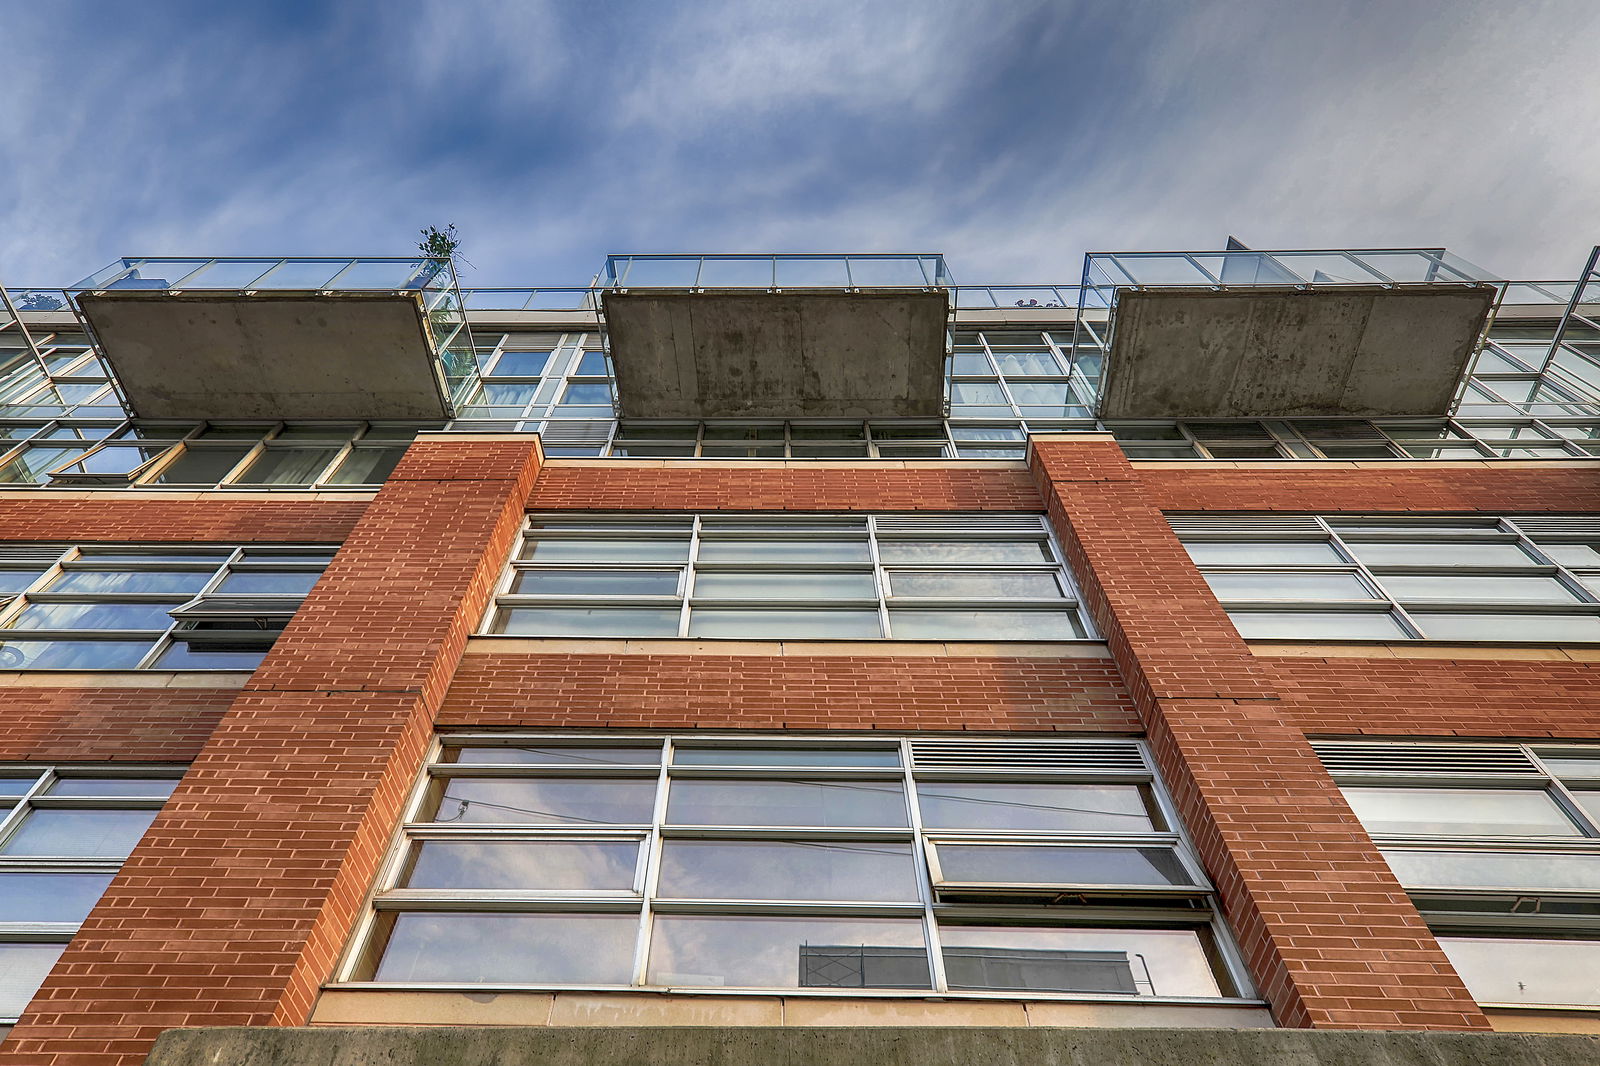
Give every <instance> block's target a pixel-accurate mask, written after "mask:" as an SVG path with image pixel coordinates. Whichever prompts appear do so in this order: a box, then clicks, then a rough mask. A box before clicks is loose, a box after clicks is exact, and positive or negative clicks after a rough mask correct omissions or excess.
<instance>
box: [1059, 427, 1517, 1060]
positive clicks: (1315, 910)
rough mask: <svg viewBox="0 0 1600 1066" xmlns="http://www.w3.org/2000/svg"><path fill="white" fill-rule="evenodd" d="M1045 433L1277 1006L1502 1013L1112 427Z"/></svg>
mask: <svg viewBox="0 0 1600 1066" xmlns="http://www.w3.org/2000/svg"><path fill="white" fill-rule="evenodd" d="M1033 444H1034V447H1033V450H1032V465H1033V470H1034V473H1035V476H1036V477H1037V478H1038V481H1039V485H1040V489H1041V491H1042V492H1043V493H1044V494H1045V496H1046V498H1047V500H1048V503H1049V508H1050V516H1051V520H1052V521H1053V522H1054V523H1055V525H1056V531H1057V533H1058V535H1059V536H1060V538H1061V541H1062V546H1063V548H1064V550H1065V551H1066V552H1067V556H1068V558H1069V559H1070V560H1071V562H1072V564H1073V567H1074V570H1075V572H1076V574H1077V576H1078V578H1079V583H1080V586H1081V587H1082V588H1083V590H1084V597H1085V602H1086V604H1087V605H1088V606H1089V608H1090V611H1091V613H1092V614H1093V615H1094V617H1095V621H1096V623H1097V624H1098V625H1099V626H1100V628H1101V631H1102V632H1103V633H1104V634H1105V635H1106V637H1107V641H1108V643H1109V645H1110V647H1111V650H1112V654H1113V655H1114V656H1115V658H1116V660H1117V663H1118V665H1119V667H1120V668H1121V670H1122V672H1123V676H1124V678H1125V679H1126V680H1127V682H1128V685H1129V688H1130V690H1131V691H1132V693H1133V696H1134V704H1135V706H1136V708H1137V709H1138V711H1139V714H1140V717H1141V718H1142V719H1143V721H1144V723H1145V728H1146V731H1147V732H1148V734H1149V737H1150V744H1151V749H1152V751H1153V752H1154V754H1155V756H1156V760H1157V763H1158V764H1159V765H1160V767H1161V771H1162V775H1163V777H1164V779H1165V780H1166V782H1167V784H1168V786H1169V787H1170V788H1171V790H1172V793H1173V798H1174V800H1175V801H1176V802H1177V804H1178V807H1179V810H1180V811H1181V812H1182V814H1183V818H1184V822H1185V824H1186V826H1187V827H1188V829H1189V831H1190V833H1191V834H1192V835H1193V837H1194V840H1195V844H1196V846H1197V848H1198V849H1199V851H1200V854H1201V857H1202V859H1203V860H1204V862H1205V864H1206V869H1207V871H1208V872H1209V873H1210V875H1211V877H1212V879H1213V881H1214V882H1215V883H1216V885H1217V889H1218V894H1219V897H1220V899H1221V902H1222V906H1223V911H1224V913H1225V914H1226V915H1227V917H1228V920H1229V923H1230V925H1231V926H1232V928H1233V930H1234V933H1235V934H1236V935H1237V937H1238V939H1239V942H1240V947H1241V949H1242V950H1243V952H1244V955H1245V958H1246V961H1247V963H1248V965H1249V967H1250V971H1251V973H1252V975H1253V976H1254V978H1255V980H1256V984H1257V986H1258V988H1259V990H1260V992H1261V993H1262V995H1263V996H1264V997H1265V998H1266V999H1267V1001H1268V1003H1269V1004H1270V1005H1271V1006H1272V1010H1273V1014H1274V1016H1275V1017H1276V1018H1277V1020H1278V1022H1279V1024H1282V1025H1290V1026H1315V1027H1321V1028H1385V1029H1407V1028H1441V1029H1484V1028H1487V1027H1488V1022H1487V1020H1486V1019H1485V1018H1484V1016H1483V1014H1482V1012H1481V1011H1479V1010H1478V1008H1477V1006H1476V1005H1475V1004H1474V1003H1473V1001H1472V999H1471V997H1470V996H1469V995H1468V993H1467V991H1466V988H1465V987H1464V986H1463V985H1462V984H1461V981H1460V979H1459V978H1458V977H1457V976H1456V974H1455V972H1454V970H1453V969H1452V968H1451V966H1450V963H1449V960H1448V959H1446V958H1445V956H1444V953H1443V952H1442V951H1441V950H1440V948H1439V946H1438V943H1437V942H1436V941H1435V940H1434V938H1433V936H1432V934H1431V933H1430V932H1429V931H1428V928H1427V926H1426V924H1425V923H1424V922H1423V920H1422V917H1421V915H1419V914H1418V913H1417V911H1416V909H1415V908H1414V907H1413V906H1412V905H1411V903H1410V901H1409V899H1408V898H1407V897H1406V894H1405V892H1404V891H1403V890H1402V889H1401V888H1400V885H1399V883H1398V882H1396V880H1395V879H1394V875H1393V874H1392V873H1391V872H1390V871H1389V868H1388V865H1387V864H1386V863H1385V862H1384V860H1383V857H1382V856H1381V855H1380V854H1379V853H1378V851H1377V849H1376V848H1374V847H1373V845H1372V841H1371V839H1370V838H1369V837H1368V836H1367V835H1366V833H1365V831H1364V830H1363V829H1362V828H1361V824H1360V823H1359V822H1358V821H1357V820H1356V818H1355V815H1354V814H1353V813H1352V812H1351V810H1350V808H1349V806H1348V804H1346V803H1345V802H1344V799H1343V797H1342V796H1341V794H1340V792H1339V789H1338V787H1337V786H1336V785H1335V784H1334V783H1333V780H1332V779H1331V778H1330V777H1329V776H1328V774H1327V772H1326V771H1325V770H1324V769H1323V767H1322V764H1321V763H1320V762H1319V761H1318V759H1317V757H1316V755H1315V753H1313V752H1312V750H1311V747H1310V745H1309V743H1308V742H1307V741H1306V738H1305V736H1304V735H1303V734H1302V733H1301V732H1300V730H1299V728H1298V726H1297V723H1295V722H1293V721H1292V720H1290V718H1289V716H1288V715H1287V714H1286V712H1285V708H1284V706H1283V701H1282V699H1281V698H1280V696H1279V693H1278V691H1277V689H1276V678H1275V677H1274V676H1273V674H1272V672H1271V671H1270V670H1269V669H1266V668H1264V667H1262V666H1261V665H1260V663H1259V662H1258V661H1257V660H1256V659H1255V657H1254V656H1252V655H1251V653H1250V650H1249V648H1248V647H1246V645H1245V644H1244V642H1243V641H1242V640H1240V639H1239V636H1238V634H1237V632H1236V631H1235V630H1234V628H1233V626H1232V624H1231V623H1230V622H1229V621H1228V619H1227V616H1226V614H1224V613H1223V611H1222V608H1221V606H1220V605H1219V604H1218V603H1217V601H1216V598H1215V597H1214V596H1212V594H1211V591H1210V589H1209V587H1208V586H1207V585H1206V583H1205V579H1204V578H1203V577H1201V575H1200V572H1199V570H1197V569H1196V568H1195V566H1194V564H1193V563H1192V562H1190V560H1189V557H1188V554H1187V553H1186V552H1185V551H1184V550H1183V546H1182V545H1181V544H1179V543H1178V540H1177V537H1176V536H1174V535H1173V532H1172V529H1171V527H1170V526H1169V525H1168V524H1167V522H1166V520H1165V518H1164V517H1163V516H1162V514H1161V513H1160V511H1158V510H1157V509H1156V506H1155V505H1154V503H1153V501H1152V499H1151V495H1150V493H1149V492H1148V490H1147V489H1146V487H1145V485H1144V484H1143V483H1142V482H1141V478H1140V473H1142V472H1140V473H1136V472H1135V471H1134V470H1133V469H1132V468H1131V467H1130V466H1129V464H1128V462H1127V460H1126V459H1125V458H1124V457H1123V455H1122V452H1121V450H1120V449H1119V448H1118V447H1117V446H1116V445H1115V444H1114V443H1112V442H1110V441H1094V440H1082V439H1080V440H1071V439H1069V438H1065V437H1056V438H1034V442H1033Z"/></svg>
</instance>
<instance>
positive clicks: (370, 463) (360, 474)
mask: <svg viewBox="0 0 1600 1066" xmlns="http://www.w3.org/2000/svg"><path fill="white" fill-rule="evenodd" d="M369 436H370V434H369ZM405 454H406V450H405V449H404V448H354V449H351V451H350V454H349V455H347V456H345V459H344V462H342V463H340V464H339V469H337V470H335V471H334V472H333V476H332V477H331V478H329V479H328V481H329V482H330V483H331V484H334V485H378V484H382V482H383V481H384V479H386V478H387V477H388V476H389V475H390V474H392V473H394V468H395V467H396V466H397V465H399V463H400V458H401V456H403V455H405Z"/></svg>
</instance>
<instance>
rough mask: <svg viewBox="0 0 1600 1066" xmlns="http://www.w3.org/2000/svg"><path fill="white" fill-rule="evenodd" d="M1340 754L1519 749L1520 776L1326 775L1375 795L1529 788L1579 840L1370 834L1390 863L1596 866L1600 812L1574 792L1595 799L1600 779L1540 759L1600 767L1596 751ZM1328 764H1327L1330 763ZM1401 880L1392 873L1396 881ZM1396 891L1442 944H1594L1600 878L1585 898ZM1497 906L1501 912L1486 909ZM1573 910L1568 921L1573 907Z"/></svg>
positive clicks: (1535, 891)
mask: <svg viewBox="0 0 1600 1066" xmlns="http://www.w3.org/2000/svg"><path fill="white" fill-rule="evenodd" d="M1338 744H1339V746H1340V748H1341V749H1344V750H1345V751H1347V752H1348V751H1363V750H1365V751H1368V752H1371V753H1373V754H1374V755H1380V756H1381V755H1383V754H1387V753H1390V752H1394V753H1404V752H1407V751H1418V750H1422V749H1424V748H1430V749H1434V750H1435V751H1437V752H1446V751H1450V750H1453V751H1455V752H1459V753H1463V754H1470V753H1472V752H1474V751H1484V750H1488V749H1490V748H1493V749H1497V750H1515V752H1517V753H1518V754H1520V756H1521V758H1522V760H1523V762H1524V763H1525V764H1526V767H1527V769H1525V770H1520V771H1518V770H1510V771H1508V772H1503V773H1486V772H1484V771H1482V770H1478V769H1467V768H1462V769H1460V770H1457V771H1452V770H1451V769H1450V768H1449V767H1448V765H1444V766H1441V767H1440V768H1438V769H1436V770H1434V771H1432V772H1429V773H1419V772H1417V770H1416V769H1404V770H1396V771H1393V772H1386V771H1374V770H1370V769H1368V770H1351V769H1348V768H1340V767H1338V766H1330V767H1329V773H1330V774H1331V775H1332V776H1333V779H1334V781H1335V782H1336V783H1337V784H1339V785H1340V787H1341V789H1342V788H1344V787H1345V786H1352V787H1361V786H1368V787H1371V786H1380V787H1388V788H1407V787H1416V788H1435V789H1436V788H1458V789H1461V790H1463V791H1481V790H1485V789H1493V790H1497V791H1498V790H1505V789H1508V788H1511V789H1525V790H1528V791H1536V792H1539V793H1540V794H1543V795H1546V796H1548V797H1549V798H1550V799H1551V800H1552V801H1554V803H1555V804H1556V806H1557V807H1559V808H1560V809H1561V811H1562V813H1563V814H1565V815H1566V816H1567V817H1568V818H1569V819H1571V820H1572V821H1573V824H1574V826H1575V827H1576V828H1577V829H1578V830H1579V831H1580V835H1579V836H1537V835H1527V834H1523V835H1476V834H1461V835H1455V834H1408V833H1378V832H1372V831H1371V830H1369V831H1368V832H1369V835H1370V836H1371V838H1372V841H1373V844H1374V845H1375V846H1376V847H1377V848H1378V850H1379V852H1380V854H1383V855H1384V857H1385V859H1386V860H1387V858H1388V854H1389V853H1391V852H1394V853H1441V852H1446V853H1462V852H1477V853H1481V854H1484V855H1532V856H1561V855H1581V856H1588V857H1592V858H1594V859H1595V860H1596V861H1597V862H1600V813H1596V812H1595V811H1591V810H1589V809H1587V808H1585V807H1584V805H1583V804H1582V803H1580V802H1578V800H1577V798H1576V797H1575V796H1574V792H1579V791H1581V792H1588V791H1596V792H1600V772H1596V773H1591V774H1582V773H1563V772H1560V771H1559V770H1558V769H1557V768H1552V767H1551V766H1550V765H1549V764H1548V763H1547V762H1546V761H1545V760H1546V759H1547V758H1556V757H1559V756H1560V755H1567V756H1569V757H1572V756H1576V757H1581V758H1590V759H1596V760H1600V745H1596V744H1593V743H1590V744H1584V743H1582V742H1574V741H1563V740H1550V741H1544V742H1532V743H1518V742H1515V741H1497V742H1495V743H1494V744H1492V745H1490V744H1485V743H1483V742H1477V743H1474V742H1472V741H1457V740H1453V739H1442V740H1428V741H1409V742H1408V741H1361V740H1345V739H1343V738H1341V739H1340V740H1339V741H1338ZM1326 759H1327V756H1326V755H1324V761H1325V762H1326ZM1396 876H1397V879H1398V873H1397V874H1396ZM1402 887H1403V888H1404V889H1405V891H1406V892H1407V894H1408V895H1410V896H1411V897H1412V900H1413V902H1414V903H1416V905H1417V907H1418V909H1419V910H1420V911H1421V912H1422V914H1423V917H1424V918H1425V919H1426V920H1427V922H1428V926H1429V928H1430V929H1431V930H1432V931H1433V932H1434V933H1435V935H1438V936H1452V937H1479V938H1491V939H1493V938H1507V939H1516V940H1541V939H1551V938H1555V939H1562V938H1573V939H1583V940H1594V941H1597V942H1600V877H1597V878H1596V882H1595V884H1594V885H1593V886H1592V887H1591V888H1589V889H1587V890H1585V889H1575V888H1572V887H1565V888H1547V887H1542V886H1539V885H1536V884H1529V885H1504V884H1501V885H1492V884H1482V885H1477V886H1470V885H1469V886H1463V885H1429V884H1416V883H1407V882H1404V881H1402ZM1495 903H1499V904H1501V905H1502V908H1501V909H1499V910H1489V909H1484V908H1485V907H1486V906H1487V905H1490V904H1495ZM1552 903H1553V904H1557V905H1562V904H1566V905H1569V909H1567V910H1562V909H1559V907H1558V909H1554V910H1551V911H1542V910H1541V909H1540V908H1541V907H1542V906H1545V905H1547V904H1552ZM1572 904H1577V905H1579V910H1578V911H1577V912H1574V911H1573V910H1572V909H1570V905H1572ZM1482 1005H1483V1006H1485V1007H1492V1008H1495V1009H1501V1008H1509V1009H1519V1010H1528V1009H1531V1010H1594V1009H1596V1008H1600V1003H1595V1004H1590V1005H1578V1004H1533V1003H1502V1002H1484V1003H1483V1004H1482Z"/></svg>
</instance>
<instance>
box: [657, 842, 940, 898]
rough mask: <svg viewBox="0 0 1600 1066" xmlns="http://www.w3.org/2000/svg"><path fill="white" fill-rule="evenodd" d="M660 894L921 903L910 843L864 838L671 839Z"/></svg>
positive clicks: (665, 852) (663, 862) (664, 856)
mask: <svg viewBox="0 0 1600 1066" xmlns="http://www.w3.org/2000/svg"><path fill="white" fill-rule="evenodd" d="M659 892H660V894H661V895H662V896H665V897H674V898H678V899H786V900H850V901H863V902H895V901H903V902H907V903H915V902H917V900H918V898H919V897H918V882H917V868H916V864H915V863H914V862H913V861H912V858H911V845H910V844H892V843H886V842H882V841H859V840H855V841H842V840H806V841H789V842H778V841H766V840H744V841H711V840H669V841H667V842H666V844H665V845H664V846H663V848H662V851H661V882H660V889H659Z"/></svg>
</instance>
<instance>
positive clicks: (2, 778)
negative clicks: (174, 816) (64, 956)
mask: <svg viewBox="0 0 1600 1066" xmlns="http://www.w3.org/2000/svg"><path fill="white" fill-rule="evenodd" d="M182 775H183V771H182V769H179V768H169V767H141V766H135V765H131V764H129V765H123V764H118V765H115V766H60V767H43V768H42V767H39V766H37V765H30V766H0V1027H5V1026H10V1025H12V1024H15V1022H16V1020H17V1016H18V1015H19V1014H21V1013H22V1011H23V1009H24V1008H26V1007H27V1005H28V1001H29V1000H30V999H32V998H33V994H34V993H35V992H36V991H38V989H39V985H40V984H42V983H43V982H44V979H45V977H46V975H48V974H49V972H50V968H51V967H52V966H54V965H55V962H56V959H58V958H59V957H60V956H61V952H62V950H63V949H64V948H65V947H66V945H67V942H68V941H69V940H71V939H72V937H73V934H75V933H76V932H77V931H78V926H79V924H80V923H81V922H82V921H83V919H84V918H86V917H88V914H89V911H90V910H91V909H92V908H93V907H94V905H95V903H96V902H97V901H98V900H99V899H100V895H101V893H103V892H104V891H105V889H106V886H107V885H108V884H110V883H111V878H112V877H113V876H114V875H115V874H116V872H117V869H118V867H120V866H121V865H122V860H123V859H125V858H127V857H128V853H129V852H131V851H132V850H133V846H134V845H135V844H137V843H138V842H139V838H140V837H142V836H143V835H144V832H145V830H146V829H148V828H149V827H150V823H151V822H152V821H154V820H155V816H156V812H158V811H159V810H160V809H161V805H162V804H163V803H164V802H165V801H166V798H167V796H169V795H171V793H172V790H173V788H174V787H175V786H176V785H177V783H178V778H179V777H181V776H182ZM4 1031H5V1030H4V1029H3V1028H0V1035H3V1033H4Z"/></svg>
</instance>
